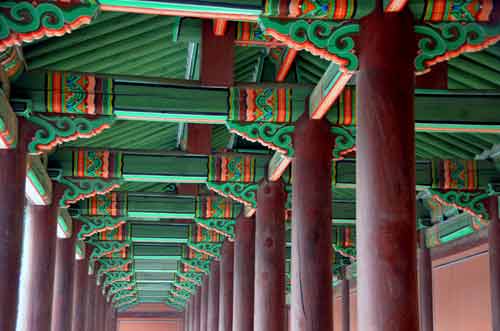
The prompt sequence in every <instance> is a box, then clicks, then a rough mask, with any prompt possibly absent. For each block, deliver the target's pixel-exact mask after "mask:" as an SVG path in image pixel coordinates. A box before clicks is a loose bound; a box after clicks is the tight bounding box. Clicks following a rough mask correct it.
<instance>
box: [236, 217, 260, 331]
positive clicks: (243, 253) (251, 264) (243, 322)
mask: <svg viewBox="0 0 500 331" xmlns="http://www.w3.org/2000/svg"><path fill="white" fill-rule="evenodd" d="M254 275H255V220H254V219H253V218H247V217H245V216H244V215H243V213H242V214H241V215H240V216H239V217H238V218H237V219H236V225H235V227H234V280H233V330H235V331H253V313H254V284H255V283H254V282H255V280H254Z"/></svg>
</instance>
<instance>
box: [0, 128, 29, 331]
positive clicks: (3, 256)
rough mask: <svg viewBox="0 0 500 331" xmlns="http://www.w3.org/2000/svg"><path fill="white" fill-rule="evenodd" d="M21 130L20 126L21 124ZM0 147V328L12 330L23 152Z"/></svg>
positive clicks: (18, 259)
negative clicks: (0, 148)
mask: <svg viewBox="0 0 500 331" xmlns="http://www.w3.org/2000/svg"><path fill="white" fill-rule="evenodd" d="M21 129H22V127H21ZM24 145H25V144H24V143H23V141H22V140H21V141H19V142H18V147H17V149H2V150H0V187H1V189H0V229H1V231H0V260H1V261H2V263H0V279H1V280H2V281H0V293H2V295H1V299H0V330H4V331H14V330H16V317H17V303H18V288H19V273H20V267H21V244H22V239H21V238H22V232H23V231H22V229H23V222H22V220H23V210H24V200H25V180H26V151H25V148H24Z"/></svg>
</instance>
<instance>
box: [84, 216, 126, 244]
mask: <svg viewBox="0 0 500 331" xmlns="http://www.w3.org/2000/svg"><path fill="white" fill-rule="evenodd" d="M75 219H77V220H78V221H80V222H82V227H81V229H80V232H79V233H78V239H80V240H83V239H86V238H89V237H92V236H93V235H94V234H96V233H100V232H104V231H108V230H113V229H116V228H117V227H119V226H120V225H122V224H124V223H126V221H125V220H124V219H123V218H119V217H110V216H99V217H83V216H77V217H75Z"/></svg>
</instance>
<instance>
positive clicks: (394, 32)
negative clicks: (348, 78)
mask: <svg viewBox="0 0 500 331" xmlns="http://www.w3.org/2000/svg"><path fill="white" fill-rule="evenodd" d="M359 54H360V55H359V59H360V70H359V74H358V83H357V86H358V95H357V107H358V111H357V114H358V128H357V135H356V145H357V150H356V157H357V160H356V165H357V187H356V192H357V218H358V220H357V221H358V223H357V225H358V229H357V236H358V237H357V238H358V240H357V245H358V251H357V252H358V275H359V276H358V300H357V302H358V329H359V330H370V331H396V330H398V331H399V330H405V331H417V330H418V293H417V270H416V269H417V259H416V253H417V247H416V244H417V233H416V231H415V229H416V216H415V208H416V201H415V200H416V194H415V185H416V183H415V124H414V102H413V94H414V84H415V74H414V71H415V64H414V59H415V55H416V38H415V32H414V29H413V19H412V15H411V14H410V13H409V12H408V11H404V12H401V13H393V14H385V15H384V14H382V13H381V11H375V12H374V13H373V14H371V15H369V16H366V17H365V18H363V19H362V20H361V33H360V38H359ZM294 195H295V192H294Z"/></svg>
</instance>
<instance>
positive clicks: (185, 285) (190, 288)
mask: <svg viewBox="0 0 500 331" xmlns="http://www.w3.org/2000/svg"><path fill="white" fill-rule="evenodd" d="M172 285H173V286H174V287H178V288H180V289H182V290H184V291H186V292H189V293H191V294H193V293H195V292H196V285H195V284H193V283H191V282H188V281H186V282H179V281H174V282H173V283H172Z"/></svg>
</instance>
